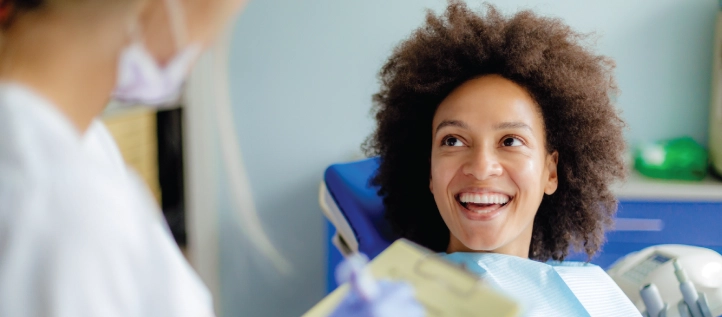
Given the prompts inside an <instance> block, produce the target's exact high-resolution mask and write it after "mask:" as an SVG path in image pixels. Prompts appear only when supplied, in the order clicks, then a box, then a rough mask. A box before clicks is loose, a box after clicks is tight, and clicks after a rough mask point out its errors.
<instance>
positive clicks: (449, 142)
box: [442, 136, 464, 146]
mask: <svg viewBox="0 0 722 317" xmlns="http://www.w3.org/2000/svg"><path fill="white" fill-rule="evenodd" d="M442 143H443V145H446V146H464V143H462V142H461V140H459V138H455V137H453V136H450V137H447V138H445V139H444V140H443V141H442Z"/></svg>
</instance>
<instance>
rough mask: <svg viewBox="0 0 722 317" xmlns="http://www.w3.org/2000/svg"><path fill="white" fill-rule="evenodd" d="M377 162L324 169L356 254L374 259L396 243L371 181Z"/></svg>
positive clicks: (361, 162) (354, 163) (358, 162)
mask: <svg viewBox="0 0 722 317" xmlns="http://www.w3.org/2000/svg"><path fill="white" fill-rule="evenodd" d="M378 167H379V158H378V157H375V158H369V159H364V160H361V161H356V162H351V163H343V164H334V165H331V166H329V167H328V168H327V169H326V172H325V174H324V181H325V183H326V188H327V189H328V191H329V193H330V194H331V196H332V197H333V199H334V201H335V202H336V205H338V208H339V209H340V210H341V213H343V215H344V217H346V221H348V223H349V225H350V226H351V229H353V232H354V234H355V235H356V239H357V240H358V245H359V251H360V252H363V253H365V254H366V255H368V256H369V258H371V259H373V258H374V257H376V256H377V255H378V254H379V253H381V251H383V250H384V249H386V247H388V246H389V245H390V244H391V242H393V241H394V240H395V237H394V235H393V234H392V232H391V228H390V226H389V223H388V222H387V221H386V219H385V218H384V204H383V199H382V197H379V195H378V194H377V191H378V187H376V186H372V185H371V178H372V177H373V176H374V175H375V174H376V170H377V169H378Z"/></svg>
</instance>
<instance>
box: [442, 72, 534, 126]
mask: <svg viewBox="0 0 722 317" xmlns="http://www.w3.org/2000/svg"><path fill="white" fill-rule="evenodd" d="M449 122H451V123H455V124H449ZM480 125H482V126H485V127H488V128H490V129H499V127H500V126H501V127H505V128H523V127H524V126H527V127H528V128H530V130H538V131H541V130H543V121H542V117H541V114H540V111H539V106H538V105H537V104H536V102H535V101H534V99H533V98H532V97H531V95H530V94H529V93H528V92H527V91H526V89H524V88H523V87H521V86H519V85H518V84H516V83H514V82H512V81H510V80H508V79H505V78H503V77H501V76H498V75H487V76H483V77H479V78H475V79H472V80H469V81H467V82H465V83H463V84H462V85H461V86H459V87H458V88H456V89H455V90H454V91H452V92H451V93H450V94H449V96H447V97H446V98H445V99H444V100H443V101H442V102H441V104H440V105H439V107H438V109H437V110H436V114H435V115H434V120H433V128H434V131H436V130H437V129H439V128H442V127H445V126H457V127H460V128H466V129H472V128H478V127H479V126H480Z"/></svg>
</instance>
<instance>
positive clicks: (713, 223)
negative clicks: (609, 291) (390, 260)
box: [319, 158, 722, 292]
mask: <svg viewBox="0 0 722 317" xmlns="http://www.w3.org/2000/svg"><path fill="white" fill-rule="evenodd" d="M378 166H379V159H378V158H369V159H364V160H360V161H355V162H349V163H342V164H334V165H331V166H330V167H328V169H326V172H325V174H324V181H323V183H322V184H321V189H320V193H319V196H320V197H319V203H320V205H321V209H322V210H323V212H324V215H325V216H326V218H327V220H328V221H327V237H328V239H327V250H328V258H327V260H328V262H327V265H328V266H327V275H326V278H327V291H328V292H330V291H332V290H334V289H335V288H336V286H337V285H336V282H335V278H334V268H335V267H336V265H337V264H338V263H339V262H340V261H341V259H342V258H343V255H344V254H350V253H352V252H356V251H359V252H363V253H365V254H366V255H368V256H369V258H371V259H373V258H374V257H376V256H377V255H378V254H379V253H381V251H383V250H384V249H386V247H388V246H389V245H390V244H391V243H392V242H393V241H394V240H396V237H395V236H394V234H393V233H392V232H391V229H390V225H389V224H388V222H387V221H386V219H385V218H384V206H383V201H382V198H381V197H379V196H378V194H377V190H378V188H377V187H374V186H372V185H371V184H370V180H371V177H372V176H373V175H374V173H375V172H376V170H377V169H378ZM618 215H619V216H620V217H627V218H617V219H618V224H622V223H629V222H630V221H632V223H636V222H639V221H640V220H642V221H653V222H655V223H659V228H657V229H654V228H653V229H649V228H646V229H645V228H642V229H639V228H631V229H624V228H621V227H620V228H618V230H617V231H610V232H608V233H607V243H606V244H605V245H604V247H603V250H602V251H601V252H600V253H598V254H597V255H596V256H595V257H594V258H593V259H592V261H591V262H592V263H594V264H596V265H599V266H600V267H602V268H604V269H607V268H609V267H610V265H612V264H613V263H614V262H615V261H616V260H617V259H619V258H621V257H623V256H625V255H626V254H629V253H630V252H634V251H638V250H641V249H644V248H646V247H649V246H652V245H657V244H665V243H678V244H688V245H695V246H702V247H706V248H709V249H712V250H715V251H717V252H719V253H722V230H717V229H718V226H719V223H722V222H721V221H722V202H686V201H683V202H660V201H635V200H623V201H621V204H620V206H619V214H618ZM645 219H647V220H645ZM567 259H568V260H573V261H586V259H587V256H586V255H585V254H571V255H570V256H569V257H567Z"/></svg>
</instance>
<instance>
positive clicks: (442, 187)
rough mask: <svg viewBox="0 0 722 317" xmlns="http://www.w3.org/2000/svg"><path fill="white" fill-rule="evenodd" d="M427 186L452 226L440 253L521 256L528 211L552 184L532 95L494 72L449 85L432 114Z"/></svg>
mask: <svg viewBox="0 0 722 317" xmlns="http://www.w3.org/2000/svg"><path fill="white" fill-rule="evenodd" d="M432 129H433V143H432V150H431V180H430V184H429V187H430V189H431V192H432V193H433V195H434V200H435V201H436V205H437V206H438V208H439V212H440V213H441V217H442V218H443V219H444V222H445V223H446V226H447V227H449V230H450V231H451V239H450V243H449V247H448V249H447V252H457V251H485V252H495V253H502V254H510V255H517V256H520V257H527V256H528V253H529V244H530V243H531V234H532V228H533V223H534V216H535V215H536V212H537V209H538V208H539V205H540V204H541V200H542V198H543V196H544V194H545V193H546V194H552V193H554V191H555V190H556V188H557V172H556V164H557V153H556V152H554V153H548V151H547V149H546V146H545V140H546V138H545V130H544V122H543V119H542V117H541V114H540V110H539V107H538V105H537V104H536V102H535V101H534V100H533V99H532V97H531V96H530V95H529V94H528V93H527V91H526V90H525V89H524V88H522V87H521V86H519V85H517V84H515V83H514V82H512V81H510V80H507V79H505V78H503V77H501V76H497V75H487V76H483V77H480V78H476V79H472V80H469V81H467V82H466V83H464V84H462V85H461V86H459V87H458V88H456V89H455V90H454V91H453V92H452V93H451V94H450V95H449V96H448V97H446V99H444V100H443V101H442V102H441V104H440V105H439V108H438V109H437V110H436V114H435V115H434V120H433V127H432Z"/></svg>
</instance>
